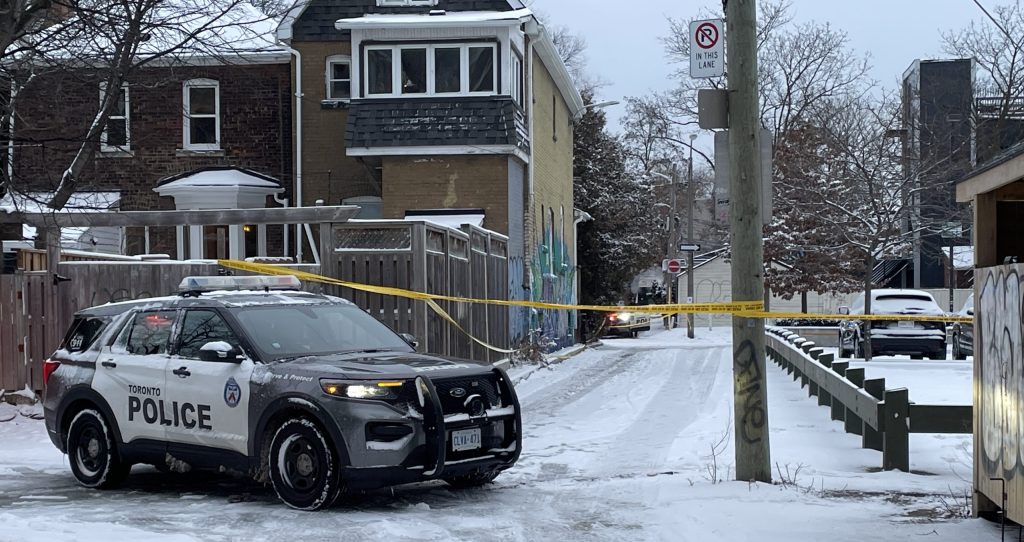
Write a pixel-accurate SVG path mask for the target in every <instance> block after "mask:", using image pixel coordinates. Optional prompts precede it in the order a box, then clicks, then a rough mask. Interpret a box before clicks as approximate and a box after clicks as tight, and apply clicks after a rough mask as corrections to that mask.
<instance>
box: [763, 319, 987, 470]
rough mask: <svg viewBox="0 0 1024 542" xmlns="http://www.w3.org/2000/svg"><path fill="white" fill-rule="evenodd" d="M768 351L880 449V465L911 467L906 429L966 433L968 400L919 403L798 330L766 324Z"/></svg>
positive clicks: (850, 427) (853, 430)
mask: <svg viewBox="0 0 1024 542" xmlns="http://www.w3.org/2000/svg"><path fill="white" fill-rule="evenodd" d="M765 340H766V346H767V349H768V357H769V359H771V360H772V361H774V362H775V363H777V364H778V365H779V366H780V367H782V368H783V369H785V370H786V372H788V373H789V374H790V375H792V377H793V380H797V381H799V382H800V385H801V387H806V388H807V393H808V396H810V397H817V398H818V405H819V406H825V407H828V408H830V409H831V415H832V419H833V420H836V421H840V422H843V425H844V428H845V430H846V432H847V433H852V434H855V435H861V437H862V446H863V447H864V448H866V449H871V450H878V451H880V452H882V468H883V469H884V470H897V469H898V470H902V471H905V472H909V471H910V434H911V433H955V434H970V433H971V432H972V431H973V419H974V418H973V407H972V406H970V405H965V406H960V405H919V404H916V403H911V402H910V397H909V392H908V391H907V389H906V388H899V389H891V390H890V389H886V386H885V379H884V378H878V379H870V380H865V376H864V369H863V368H850V364H849V362H846V361H841V362H840V361H835V360H834V357H833V355H832V354H825V353H824V349H823V348H821V347H818V346H816V345H815V344H814V343H813V342H811V341H808V340H806V339H804V338H801V337H799V336H798V335H796V334H794V333H792V332H790V331H786V330H784V329H781V328H769V329H768V330H767V336H766V338H765Z"/></svg>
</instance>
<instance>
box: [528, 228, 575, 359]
mask: <svg viewBox="0 0 1024 542" xmlns="http://www.w3.org/2000/svg"><path fill="white" fill-rule="evenodd" d="M551 216H552V218H553V213H552V215H551ZM554 226H555V224H554V220H553V219H552V220H545V221H544V227H543V230H544V231H543V234H542V240H543V242H542V243H541V244H539V245H538V246H537V250H536V252H535V253H534V254H533V255H532V258H531V260H530V277H531V281H532V283H531V284H530V293H531V296H532V299H533V300H535V301H547V302H552V303H565V304H572V303H574V302H575V301H576V299H575V294H574V292H573V289H574V284H575V280H574V279H575V275H576V265H575V262H573V261H572V252H571V250H570V249H569V246H568V245H567V244H566V242H565V237H564V232H563V231H560V229H559V228H556V227H554ZM577 317H578V313H577V312H576V311H559V310H539V309H535V310H532V311H530V329H532V330H539V331H540V335H541V336H543V337H544V338H546V339H547V340H548V341H550V342H551V343H553V344H552V345H551V347H552V348H564V347H566V346H571V345H572V344H573V343H574V342H575V337H574V336H573V332H574V331H575V329H576V319H577Z"/></svg>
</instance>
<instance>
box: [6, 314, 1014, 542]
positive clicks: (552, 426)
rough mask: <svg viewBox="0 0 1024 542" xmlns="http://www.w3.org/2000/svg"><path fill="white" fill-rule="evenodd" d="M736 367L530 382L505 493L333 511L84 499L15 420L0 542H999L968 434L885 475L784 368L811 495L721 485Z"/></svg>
mask: <svg viewBox="0 0 1024 542" xmlns="http://www.w3.org/2000/svg"><path fill="white" fill-rule="evenodd" d="M729 356H730V348H729V346H728V332H727V330H715V332H714V333H710V334H709V333H708V332H706V331H704V332H703V333H702V334H701V337H700V338H699V339H698V340H696V341H691V342H689V343H688V342H687V340H686V339H685V334H684V333H681V332H680V330H676V331H673V332H671V333H669V332H663V331H662V332H653V333H649V334H646V335H645V337H644V338H642V339H639V340H630V339H622V340H607V341H605V345H604V346H602V347H600V348H597V349H593V350H588V351H586V352H584V353H583V354H581V355H579V356H576V357H574V358H571V359H570V360H568V361H566V362H564V363H562V364H560V365H557V366H554V367H553V368H552V369H550V370H548V369H539V370H532V371H531V372H527V371H522V370H520V371H518V372H517V373H516V374H517V375H518V378H520V379H521V381H520V382H519V384H518V385H517V389H518V390H519V393H520V396H521V397H520V398H521V402H522V405H523V409H524V426H525V427H524V430H525V436H524V452H523V456H522V459H521V461H520V463H519V464H518V465H517V466H516V467H515V468H514V469H513V470H511V471H509V472H507V473H505V474H503V475H502V476H501V477H499V478H498V480H497V481H496V482H495V483H494V484H493V485H490V486H488V487H486V488H483V489H477V490H469V491H450V490H449V489H447V488H446V487H445V486H444V485H443V484H440V483H433V484H423V485H417V486H407V487H402V488H398V489H396V490H394V491H390V490H388V491H378V492H373V493H371V494H368V495H359V496H352V497H348V498H347V499H345V500H344V501H343V502H341V503H340V504H339V505H338V506H336V507H335V508H334V509H332V510H330V511H327V512H323V513H300V512H295V511H292V510H290V509H288V508H286V507H285V506H284V505H282V504H280V503H279V502H277V501H276V498H275V497H274V495H273V492H272V491H271V490H269V489H266V488H263V487H261V486H257V485H253V484H246V483H244V482H240V481H238V480H235V479H231V478H226V477H219V476H210V475H201V476H196V475H192V476H176V475H164V474H159V473H157V472H156V471H153V470H149V469H143V468H141V467H137V468H136V470H135V471H134V473H133V476H132V477H131V478H130V479H129V482H128V486H127V487H126V488H124V489H121V490H117V491H108V492H95V491H88V490H85V489H82V488H80V487H78V486H77V485H76V484H75V482H74V480H73V478H72V477H71V474H70V472H69V471H68V469H67V465H66V461H65V459H64V457H63V456H61V455H60V454H59V453H57V452H56V450H55V449H54V448H53V447H52V445H51V444H50V443H49V441H48V439H47V438H46V436H45V434H44V432H43V427H42V423H41V422H37V421H31V420H27V419H24V418H19V419H18V420H17V421H14V422H7V423H0V540H2V541H6V540H11V541H19V542H20V541H26V540H46V541H54V540H80V541H87V540H103V541H110V540H122V539H129V538H136V539H142V538H143V537H144V538H145V539H146V540H197V539H198V540H296V539H301V540H320V539H334V540H360V541H362V540H369V541H373V540H388V541H393V540H488V541H491V540H496V541H504V540H509V541H519V540H522V541H534V540H538V541H539V540H545V541H546V540H558V541H575V540H615V541H620V540H629V541H641V540H670V541H691V540H692V541H701V542H705V541H714V540H729V541H733V540H736V541H744V540H751V541H767V542H773V541H776V540H788V541H800V540H821V539H825V538H828V539H830V540H831V541H835V542H840V541H845V540H849V541H865V540H906V539H917V538H921V537H922V536H923V537H924V538H925V539H927V540H939V541H945V540H950V541H953V540H957V541H960V540H982V541H984V540H997V539H998V530H997V529H996V528H995V527H994V526H992V525H991V524H988V523H986V522H984V521H973V520H962V521H951V520H947V519H942V518H939V517H938V516H942V515H945V514H944V513H945V511H946V509H947V508H949V507H950V506H948V505H951V504H955V499H953V498H952V497H950V496H949V491H950V488H952V489H953V491H954V492H958V491H959V492H962V491H963V489H964V487H966V485H965V483H964V482H963V480H962V478H969V476H970V467H969V464H970V457H969V455H965V454H969V451H970V445H969V444H970V437H969V436H949V435H947V436H944V437H943V438H940V437H938V436H936V437H922V438H923V439H924V440H915V441H914V442H912V454H913V455H912V458H911V460H912V462H914V467H915V469H919V470H923V471H927V472H929V473H930V474H929V475H911V474H903V473H878V472H875V470H876V469H874V468H872V467H875V466H877V464H878V463H879V461H880V457H879V455H878V453H877V452H871V451H866V450H861V449H860V448H859V441H858V440H857V438H856V437H852V436H850V435H846V434H844V433H842V431H841V427H840V426H839V425H838V424H835V423H832V422H830V421H829V420H828V414H827V411H825V410H824V409H818V408H816V407H814V405H813V402H810V401H808V400H807V399H806V396H805V394H804V393H803V392H801V390H800V389H799V386H797V385H795V384H794V383H793V382H792V381H790V380H788V379H787V378H786V377H785V376H784V375H783V374H782V372H781V371H779V370H777V369H775V368H773V367H769V370H768V378H769V416H770V417H771V425H772V437H771V438H772V445H773V450H772V452H773V461H774V462H777V463H778V464H779V469H780V470H781V471H782V472H783V473H786V472H787V470H788V472H790V473H793V472H796V471H797V470H798V469H799V473H798V474H795V475H793V474H790V475H786V476H787V477H791V478H795V480H794V481H795V483H796V484H798V485H799V486H801V487H800V488H794V487H782V486H779V485H763V484H761V485H750V484H746V483H734V482H729V483H718V484H714V483H712V481H711V480H712V477H711V476H710V474H709V473H710V472H712V471H713V470H714V466H715V465H716V464H717V468H718V476H717V478H718V479H722V480H728V479H730V478H731V469H732V449H731V446H730V445H731V436H729V435H728V434H727V432H728V431H729V430H730V423H729V420H730V419H731V412H730V402H731V396H732V381H731V375H732V365H731V361H730V357H729ZM723 436H725V437H727V438H725V439H724V440H723ZM722 442H724V444H723V446H720V447H719V450H720V453H718V454H717V458H716V457H715V455H716V454H713V453H712V449H713V448H715V447H716V446H717V445H718V444H719V443H722ZM812 485H813V488H812V487H811V486H812ZM943 494H945V500H946V502H947V505H943V504H942V503H941V502H940V501H941V500H942V495H943Z"/></svg>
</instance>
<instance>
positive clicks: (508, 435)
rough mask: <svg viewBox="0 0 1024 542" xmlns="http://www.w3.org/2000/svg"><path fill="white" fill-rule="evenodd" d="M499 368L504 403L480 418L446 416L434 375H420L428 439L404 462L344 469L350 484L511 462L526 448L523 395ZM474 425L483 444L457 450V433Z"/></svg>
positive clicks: (381, 483) (485, 469) (375, 484)
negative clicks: (523, 427)
mask: <svg viewBox="0 0 1024 542" xmlns="http://www.w3.org/2000/svg"><path fill="white" fill-rule="evenodd" d="M494 373H495V381H496V385H497V386H498V388H499V389H500V392H501V397H502V398H503V400H502V405H501V407H500V408H498V409H490V410H487V411H486V412H485V413H484V414H482V415H480V416H475V417H474V416H470V415H468V414H454V415H448V416H447V418H446V416H445V414H444V411H443V409H442V408H441V401H440V397H439V395H438V391H437V388H436V387H435V386H434V383H433V381H432V380H431V379H430V378H429V377H425V376H420V377H418V378H417V379H416V386H417V388H418V391H419V394H420V396H421V397H422V402H421V405H420V406H421V408H422V415H423V421H422V430H423V433H424V435H425V443H424V444H423V445H421V446H418V447H416V448H415V449H414V450H413V451H412V452H411V453H410V454H409V455H408V456H407V458H406V459H405V460H404V461H403V462H402V464H401V465H394V466H373V467H364V468H357V467H351V466H349V467H347V468H344V470H343V473H342V476H343V477H344V479H345V483H346V485H347V486H348V487H351V488H353V489H373V488H380V487H386V486H391V485H399V484H408V483H415V482H423V481H428V480H435V479H442V478H448V477H453V476H464V475H469V474H484V473H490V472H495V471H502V470H505V469H508V468H510V467H512V466H513V465H514V464H515V462H516V461H517V460H518V459H519V455H520V453H521V451H522V430H521V428H522V416H521V414H520V408H519V400H518V398H517V397H516V394H515V390H514V389H513V388H512V385H511V381H510V380H509V379H508V375H506V374H505V372H504V371H502V370H501V369H499V368H494ZM474 428H475V429H479V430H480V431H481V434H482V442H483V444H484V445H483V446H481V448H479V449H476V450H472V451H468V452H467V451H462V452H457V451H454V449H453V446H452V444H451V442H452V433H453V432H455V431H459V430H465V429H474Z"/></svg>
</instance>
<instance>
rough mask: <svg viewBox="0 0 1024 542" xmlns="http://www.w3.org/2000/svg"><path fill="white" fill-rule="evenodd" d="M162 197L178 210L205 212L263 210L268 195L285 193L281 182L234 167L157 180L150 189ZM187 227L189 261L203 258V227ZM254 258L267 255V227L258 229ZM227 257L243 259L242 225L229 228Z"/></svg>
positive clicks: (181, 236) (181, 229) (180, 229)
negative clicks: (170, 201)
mask: <svg viewBox="0 0 1024 542" xmlns="http://www.w3.org/2000/svg"><path fill="white" fill-rule="evenodd" d="M153 190H154V191H155V192H156V193H157V194H160V195H161V196H170V197H172V198H174V206H175V208H176V209H177V210H179V211H204V210H214V209H263V208H265V207H266V205H267V196H275V195H278V194H281V193H282V192H284V187H282V186H281V183H280V181H278V180H277V179H274V178H272V177H268V176H266V175H261V174H259V173H256V172H254V171H250V170H247V169H242V168H238V167H233V166H216V167H207V168H201V169H198V170H195V171H191V172H188V173H183V174H181V175H175V176H173V177H168V178H166V179H163V180H161V181H160V183H159V184H158V185H157V187H156V188H154V189H153ZM187 227H188V258H190V259H203V258H205V257H206V254H204V252H205V246H204V243H203V240H204V236H203V226H202V225H189V226H187ZM256 227H257V246H258V247H259V248H258V252H259V253H258V254H257V256H266V255H267V225H266V224H258V225H257V226H256ZM185 228H186V226H177V233H178V259H185V243H184V240H185ZM227 248H228V257H229V258H231V259H233V260H240V259H243V258H245V256H246V254H245V230H244V225H242V224H231V225H228V238H227Z"/></svg>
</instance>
